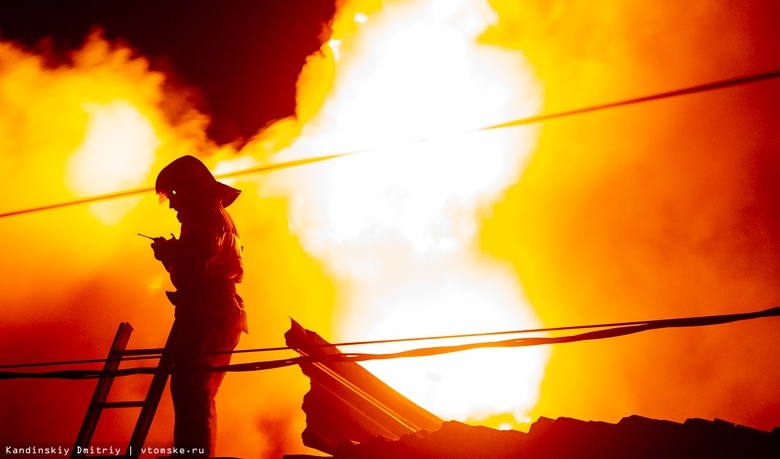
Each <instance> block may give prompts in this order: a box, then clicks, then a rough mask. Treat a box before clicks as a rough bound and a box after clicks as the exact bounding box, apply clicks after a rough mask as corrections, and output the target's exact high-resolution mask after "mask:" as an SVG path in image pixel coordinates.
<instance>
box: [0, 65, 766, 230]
mask: <svg viewBox="0 0 780 459" xmlns="http://www.w3.org/2000/svg"><path fill="white" fill-rule="evenodd" d="M778 77H780V70H774V71H769V72H765V73H758V74H754V75H748V76H744V77H736V78H729V79H725V80H720V81H714V82H710V83H704V84H700V85H696V86H689V87H686V88H682V89H676V90H673V91H667V92H661V93H656V94H651V95H647V96H642V97H635V98H631V99H624V100H621V101H617V102H609V103H605V104H599V105H592V106H589V107H583V108H578V109H574V110H566V111H562V112H555V113H549V114H541V115H533V116H529V117H526V118H520V119H516V120H512V121H508V122H505V123H500V124H494V125H490V126H484V127H481V128H477V129H473V130H469V131H464V132H461V133H458V134H457V135H465V134H474V133H478V132H485V131H491V130H496V129H506V128H510V127H515V126H523V125H528V124H535V123H541V122H544V121H549V120H553V119H558V118H565V117H569V116H574V115H581V114H585V113H592V112H596V111H601V110H607V109H610V108H617V107H624V106H628V105H635V104H640V103H644V102H651V101H657V100H661V99H669V98H672V97H679V96H685V95H691V94H697V93H703V92H708V91H714V90H718V89H725V88H730V87H735V86H741V85H745V84H751V83H756V82H759V81H764V80H769V79H774V78H778ZM439 138H440V137H426V138H420V139H415V140H411V141H408V142H406V143H405V144H406V145H410V144H414V143H421V142H428V141H431V140H436V139H439ZM386 149H387V146H384V147H375V148H365V149H360V150H353V151H347V152H341V153H334V154H329V155H322V156H315V157H311V158H303V159H297V160H292V161H285V162H280V163H273V164H266V165H262V166H256V167H250V168H246V169H241V170H237V171H233V172H228V173H224V174H219V175H216V176H215V177H216V178H218V179H225V178H233V177H240V176H245V175H251V174H260V173H268V172H274V171H278V170H282V169H290V168H294V167H300V166H305V165H308V164H314V163H319V162H323V161H329V160H332V159H337V158H344V157H348V156H354V155H359V154H364V153H373V152H378V151H382V150H386ZM150 191H154V188H153V187H145V188H136V189H131V190H125V191H117V192H114V193H107V194H101V195H95V196H88V197H84V198H80V199H75V200H72V201H64V202H60V203H54V204H48V205H42V206H37V207H31V208H27V209H20V210H14V211H9V212H4V213H0V218H6V217H12V216H15V215H23V214H29V213H33V212H42V211H46V210H52V209H59V208H63V207H70V206H75V205H80V204H90V203H94V202H100V201H107V200H111V199H119V198H125V197H128V196H134V195H137V194H143V193H147V192H150Z"/></svg>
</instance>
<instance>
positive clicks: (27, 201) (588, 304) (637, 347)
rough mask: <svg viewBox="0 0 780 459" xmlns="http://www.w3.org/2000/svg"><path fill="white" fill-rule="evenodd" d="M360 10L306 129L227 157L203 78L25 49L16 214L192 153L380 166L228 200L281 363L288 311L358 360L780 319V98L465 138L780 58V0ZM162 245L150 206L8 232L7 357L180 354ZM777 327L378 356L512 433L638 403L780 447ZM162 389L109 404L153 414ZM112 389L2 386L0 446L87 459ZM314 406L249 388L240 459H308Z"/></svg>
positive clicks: (251, 287)
mask: <svg viewBox="0 0 780 459" xmlns="http://www.w3.org/2000/svg"><path fill="white" fill-rule="evenodd" d="M337 4H338V10H337V13H336V16H335V17H334V18H333V20H332V22H331V24H329V25H328V31H329V33H328V34H327V36H325V37H324V40H323V44H322V47H321V49H320V50H319V51H318V52H317V53H314V54H312V55H311V56H309V58H308V59H307V62H306V64H305V66H304V67H303V68H302V69H301V73H300V75H299V78H298V83H297V99H296V101H297V107H296V114H295V116H293V117H290V118H287V119H282V120H278V121H276V122H275V123H273V124H271V125H269V126H267V127H266V128H264V129H263V130H261V131H260V132H258V133H257V134H256V135H255V136H254V137H253V138H252V139H250V140H249V141H248V142H246V143H245V144H241V145H239V144H226V145H217V144H216V143H215V142H214V141H213V140H210V139H209V138H208V136H207V134H206V127H207V126H208V123H209V117H208V114H206V113H201V112H199V111H197V110H196V109H195V108H193V106H192V105H191V104H190V103H189V99H188V94H187V90H186V89H184V88H180V87H177V86H175V85H174V84H172V83H171V82H170V81H168V76H166V75H165V74H163V73H160V72H157V71H153V70H150V65H149V62H148V60H147V59H146V58H145V57H144V56H142V55H139V54H138V53H137V52H136V51H134V50H132V49H130V48H128V47H127V46H126V45H124V44H121V43H114V42H110V41H108V40H106V39H104V38H103V37H102V36H101V35H100V34H99V33H95V34H93V35H91V36H90V37H89V38H88V39H87V40H86V41H85V43H84V44H83V46H82V47H81V48H79V49H74V50H73V51H72V53H71V55H70V56H69V59H67V62H66V63H58V64H51V63H50V62H48V61H47V60H46V58H45V57H44V56H41V55H38V54H36V53H35V52H33V51H30V50H25V49H23V48H22V47H20V46H19V45H18V44H16V43H13V42H10V41H0V158H1V161H0V195H2V196H3V199H2V200H1V201H0V213H3V212H10V211H15V210H20V209H25V208H28V207H36V206H40V205H46V204H51V203H57V202H62V201H68V200H72V199H77V198H79V197H83V196H92V195H99V194H103V193H110V192H114V191H120V190H127V189H135V188H143V187H148V186H150V185H151V184H152V183H153V182H154V178H155V176H156V174H157V172H158V171H159V170H160V169H161V168H162V167H163V166H165V165H166V164H167V163H169V162H170V161H171V160H173V159H174V158H177V157H179V156H181V155H184V154H194V155H196V156H198V157H200V158H201V159H203V161H204V162H205V163H206V164H207V165H208V166H209V167H210V168H211V170H212V171H214V172H215V173H217V174H219V173H227V172H231V171H235V170H240V169H244V168H247V167H254V166H257V165H261V164H264V163H269V162H274V161H276V162H279V161H287V160H295V159H299V158H306V157H311V156H317V155H322V154H330V153H338V152H346V151H353V150H359V149H364V148H375V149H376V150H375V151H372V152H371V153H367V154H365V155H359V156H354V157H348V158H341V159H336V160H332V161H328V162H323V163H319V164H313V165H308V166H304V167H299V168H292V169H288V170H284V171H280V172H273V173H268V174H254V175H246V176H240V177H236V178H231V179H229V180H226V181H227V182H228V183H230V184H231V185H232V186H235V187H237V188H239V189H241V190H243V193H242V195H241V197H240V198H239V199H238V200H237V201H236V203H235V204H234V205H232V206H231V207H230V209H229V210H230V211H231V214H232V215H233V217H234V219H235V222H236V225H237V227H238V229H239V232H240V233H241V239H242V242H243V244H244V246H245V249H244V257H245V269H246V276H245V278H244V283H243V284H241V285H240V286H239V293H240V294H241V295H242V297H243V298H244V300H245V302H246V305H247V310H248V316H249V328H250V334H249V335H245V336H244V337H243V338H242V341H241V343H240V344H239V348H241V349H247V348H259V347H275V346H280V345H282V344H283V336H282V335H283V333H284V332H285V331H286V330H287V329H288V328H289V318H290V317H292V318H294V319H295V320H296V321H298V322H300V323H301V324H302V325H303V326H304V327H306V328H309V329H312V330H315V331H317V332H318V333H319V334H320V335H322V336H323V337H324V338H326V339H328V340H330V341H333V342H338V341H353V340H369V339H389V338H404V337H415V336H427V335H447V334H455V333H476V332H489V331H501V330H510V329H523V328H538V327H544V326H550V327H554V326H562V325H578V324H589V323H600V322H620V321H631V320H641V319H655V318H669V317H684V316H693V315H707V314H727V313H737V312H747V311H754V310H760V309H766V308H769V307H772V306H777V305H778V304H780V282H778V279H780V185H778V183H780V181H778V177H779V176H780V159H778V158H780V81H778V80H776V79H775V80H767V81H763V82H758V83H753V84H750V85H745V86H740V87H737V88H732V89H725V90H719V91H714V92H709V93H703V94H697V95H691V96H685V97H679V98H674V99H668V100H663V101H658V102H652V103H644V104H638V105H634V106H630V107H624V108H616V109H610V110H605V111H601V112H597V113H592V114H587V115H578V116H572V117H568V118H562V119H558V120H553V121H548V122H545V123H541V124H535V125H530V126H525V127H522V128H510V129H501V130H495V131H489V132H477V133H471V134H463V132H466V131H471V130H474V129H477V128H480V127H484V126H489V125H492V124H497V123H502V122H506V121H510V120H513V119H518V118H522V117H526V116H530V115H533V114H536V113H552V112H558V111H564V110H569V109H573V108H579V107H585V106H589V105H594V104H601V103H605V102H611V101H617V100H621V99H627V98H632V97H637V96H642V95H647V94H653V93H658V92H663V91H670V90H674V89H678V88H682V87H686V86H692V85H696V84H701V83H705V82H710V81H716V80H722V79H725V78H730V77H737V76H744V75H750V74H754V73H760V72H766V71H771V70H778V69H780V60H779V59H778V58H777V56H776V45H777V44H778V43H780V31H779V30H778V29H777V27H776V24H777V21H778V20H780V7H779V6H777V5H775V4H774V3H773V2H770V1H760V2H749V4H746V5H733V4H732V2H727V1H725V0H718V1H695V2H675V1H671V0H670V1H662V2H655V3H653V4H652V5H650V4H641V5H640V4H636V5H630V4H623V3H621V2H609V1H603V2H601V1H599V2H591V1H582V0H565V1H563V0H562V1H557V2H548V1H541V0H540V1H531V0H529V1H522V2H518V1H508V0H507V1H503V0H490V1H487V0H457V1H455V0H397V1H379V0H363V1H358V0H344V1H339V2H337ZM269 71H273V69H269ZM419 139H427V140H426V141H424V142H415V141H416V140H419ZM138 232H140V233H143V234H148V235H151V236H159V235H168V234H170V233H177V232H178V224H177V222H176V219H175V215H174V213H173V212H171V211H170V210H169V209H168V208H167V206H165V205H160V204H159V203H158V200H157V196H156V195H155V194H154V193H145V194H139V195H136V196H132V197H129V198H122V199H117V200H111V201H106V202H101V203H97V204H89V205H79V206H72V207H65V208H61V209H54V210H47V211H42V212H35V213H29V214H23V215H16V216H11V217H7V218H3V219H0V239H2V240H3V244H2V247H3V252H4V254H3V257H2V259H0V295H2V296H1V298H2V307H1V309H0V319H1V320H2V324H3V325H2V328H3V333H1V334H0V364H6V363H17V362H30V361H55V360H69V359H82V358H100V357H103V356H104V355H105V354H106V352H107V351H108V346H109V345H110V342H111V339H112V337H113V335H114V333H115V332H116V327H117V325H118V324H119V323H120V322H123V321H127V322H130V323H131V324H132V325H133V327H134V328H135V332H134V335H133V337H132V338H131V341H130V343H131V345H130V347H133V348H140V347H158V346H161V345H162V344H163V343H164V341H165V338H166V336H167V331H168V330H169V328H170V325H171V323H172V320H173V310H172V306H171V305H170V304H168V303H167V300H166V297H165V295H164V293H163V292H164V291H165V290H166V289H171V288H172V287H171V286H170V282H169V280H168V278H167V276H166V273H165V271H164V270H163V269H162V267H161V266H160V265H159V263H158V262H156V261H155V260H154V259H153V257H152V252H151V249H150V248H149V244H148V242H149V241H148V240H145V239H142V238H139V237H138V236H137V235H136V233H138ZM777 326H778V323H777V320H776V319H768V320H762V321H752V322H747V323H741V324H733V325H725V326H720V327H716V328H703V329H691V330H671V331H655V332H650V333H645V334H640V335H634V336H629V337H623V338H616V339H611V340H605V341H598V342H588V343H575V344H566V345H560V346H555V347H538V348H528V349H509V350H499V351H495V350H493V351H479V352H466V353H462V354H455V355H452V356H445V357H441V358H421V359H416V360H415V359H407V360H398V361H392V362H375V363H371V364H366V367H367V368H368V369H369V370H370V371H372V372H374V373H375V374H376V375H377V376H379V377H380V378H382V379H383V380H385V381H386V382H388V383H389V384H391V385H392V386H393V387H395V388H397V389H398V390H399V391H401V392H402V393H404V394H405V395H406V396H407V397H409V398H410V399H412V400H414V401H415V402H417V403H419V404H420V405H422V406H424V407H425V408H427V409H429V410H431V411H432V412H434V413H435V414H437V415H438V416H440V417H442V418H445V419H458V420H461V421H465V422H469V423H473V424H483V425H487V426H490V427H495V428H507V427H510V428H518V429H524V428H526V427H527V426H528V424H529V423H530V422H532V421H533V420H535V419H537V418H538V417H539V416H546V417H551V418H555V417H559V416H567V417H574V418H579V419H583V420H600V421H607V422H616V421H618V420H619V419H620V418H622V417H625V416H629V415H632V414H639V415H642V416H648V417H652V418H657V419H668V420H673V421H683V420H685V419H687V418H691V417H701V418H706V419H713V418H716V417H717V418H720V419H725V420H728V421H731V422H735V423H739V424H744V425H747V426H751V427H756V428H760V429H767V430H769V429H771V428H773V427H775V426H780V396H778V394H777V390H776V388H777V385H778V382H780V361H779V360H780V357H778V355H777V353H776V352H774V351H773V350H774V349H777V348H778V346H779V345H780V337H779V335H778V333H777ZM363 350H365V351H370V352H384V351H389V350H390V348H377V347H371V348H364V349H363ZM282 356H285V357H288V356H290V354H281V353H279V354H248V355H241V356H236V357H235V358H234V363H241V362H248V361H254V360H260V359H266V358H281V357H282ZM137 378H138V379H137V380H133V379H132V378H124V379H122V380H121V381H118V382H117V383H116V385H115V391H114V396H115V397H116V398H118V399H135V398H138V397H142V396H143V394H144V389H145V381H146V380H145V379H144V377H137ZM93 388H94V383H93V382H89V381H64V380H9V381H0V444H4V443H11V442H13V443H20V444H25V443H30V442H41V443H46V444H62V445H64V446H68V447H70V446H72V442H73V440H74V439H75V436H76V433H77V431H78V428H79V426H80V423H81V420H82V416H83V413H84V412H85V410H86V407H87V404H88V403H89V400H90V397H91V393H92V390H93ZM307 390H308V380H307V379H306V378H305V377H304V376H303V375H302V374H301V373H300V371H299V369H298V368H296V367H291V368H284V369H278V370H272V371H263V372H255V373H236V374H229V375H228V376H227V378H226V380H225V382H224V383H223V386H222V389H221V392H220V395H219V397H218V409H219V416H220V417H219V439H218V450H219V453H220V455H224V456H230V455H233V456H238V457H280V456H281V455H282V454H291V453H296V452H307V451H308V450H307V449H306V448H305V447H304V446H303V445H302V444H301V440H300V433H301V432H302V431H303V429H304V426H305V417H304V414H303V412H302V410H301V409H300V405H301V402H302V398H303V395H304V394H305V392H306V391H307ZM52 413H56V416H54V415H52ZM172 418H173V412H172V407H171V404H170V399H169V396H168V395H166V396H165V397H164V398H163V401H162V403H161V406H160V409H159V411H158V415H157V417H156V418H155V422H154V424H153V426H152V430H151V432H150V435H149V439H148V443H149V444H153V445H159V446H162V445H167V444H170V440H171V436H172V426H173V419H172ZM132 422H133V419H131V417H129V416H124V415H116V416H106V417H105V418H104V423H103V424H102V425H101V427H100V429H99V430H98V433H97V437H96V441H97V442H105V443H117V444H125V443H126V441H127V440H126V437H125V434H124V433H123V432H126V433H127V437H129V432H130V430H131V425H132ZM309 452H310V451H309Z"/></svg>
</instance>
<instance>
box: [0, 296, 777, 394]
mask: <svg viewBox="0 0 780 459" xmlns="http://www.w3.org/2000/svg"><path fill="white" fill-rule="evenodd" d="M779 316H780V306H779V307H774V308H770V309H766V310H763V311H755V312H747V313H737V314H722V315H709V316H697V317H683V318H676V319H658V320H646V321H633V322H617V323H612V324H597V325H575V326H568V327H554V328H542V329H531V330H518V331H506V332H491V333H473V334H466V335H448V336H441V337H425V338H407V339H397V340H380V341H363V342H350V343H336V344H326V345H321V346H305V347H296V348H291V347H284V348H266V349H257V350H252V351H268V350H296V351H305V350H312V349H316V348H323V347H328V348H329V347H343V346H349V345H357V344H380V343H388V342H404V341H411V340H433V339H451V338H461V337H486V336H496V335H506V334H512V333H514V334H520V333H531V332H550V331H560V330H581V329H594V328H599V329H600V330H595V331H590V332H585V333H580V334H575V335H566V336H558V337H532V338H511V339H506V340H500V341H481V342H476V343H469V344H460V345H451V346H439V347H424V348H417V349H410V350H406V351H401V352H394V353H387V354H369V353H354V352H353V353H338V354H326V355H304V356H300V357H292V358H287V359H280V360H266V361H261V362H251V363H241V364H233V365H228V366H224V367H214V368H211V370H214V371H221V370H225V371H233V372H243V371H261V370H270V369H274V368H282V367H287V366H291V365H298V364H301V363H317V362H320V363H328V362H363V361H368V360H387V359H396V358H407V357H423V356H433V355H441V354H449V353H453V352H461V351H466V350H473V349H483V348H500V347H503V348H511V347H529V346H541V345H552V344H564V343H573V342H580V341H592V340H600V339H607V338H614V337H619V336H626V335H631V334H635V333H640V332H644V331H649V330H659V329H664V328H687V327H704V326H712V325H723V324H728V323H733V322H740V321H745V320H753V319H759V318H768V317H779ZM149 351H159V349H153V350H149ZM138 352H139V353H148V352H147V351H138ZM239 352H240V351H239ZM123 360H129V359H123ZM99 361H103V360H98V359H94V360H89V362H90V363H95V362H99ZM78 362H79V361H73V362H72V363H78ZM82 362H83V361H82ZM63 363H66V362H52V364H63ZM33 365H38V366H43V365H44V364H43V363H41V364H22V365H17V366H14V365H3V366H2V367H0V368H6V369H7V368H20V367H22V366H27V367H29V366H33ZM155 371H157V370H156V368H151V367H141V368H127V369H122V370H116V371H115V372H110V374H111V375H113V376H128V375H133V374H152V373H154V372H155ZM106 375H107V373H106V372H103V371H102V370H59V371H48V372H40V373H29V372H26V373H25V372H9V371H0V380H2V379H19V378H40V379H50V378H56V379H94V378H99V377H101V376H106Z"/></svg>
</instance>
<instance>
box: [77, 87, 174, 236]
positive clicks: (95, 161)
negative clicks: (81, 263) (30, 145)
mask: <svg viewBox="0 0 780 459" xmlns="http://www.w3.org/2000/svg"><path fill="white" fill-rule="evenodd" d="M84 110H85V111H86V112H87V113H88V114H89V122H88V124H87V132H86V135H85V137H84V142H83V143H82V144H81V146H79V148H78V149H77V150H76V151H75V152H74V153H73V155H72V156H71V157H70V158H69V160H68V165H67V171H66V172H67V173H66V180H67V184H68V186H69V188H70V189H71V190H72V191H74V192H76V193H78V194H79V195H83V196H90V195H96V194H101V193H109V192H113V191H116V190H121V189H127V188H132V187H138V186H140V185H141V184H142V183H143V182H144V181H145V180H146V177H147V175H148V173H149V171H150V169H151V166H152V164H153V161H154V154H155V151H156V150H157V148H158V147H159V146H160V143H161V141H160V139H159V138H158V137H157V135H156V134H155V131H154V128H153V127H152V125H151V124H150V122H149V120H147V119H146V118H145V117H144V116H143V115H142V114H141V113H140V112H139V111H138V109H136V108H135V107H134V106H132V105H131V104H129V103H127V102H123V101H116V102H112V103H110V104H95V103H85V104H84ZM135 201H137V198H136V199H133V200H129V201H128V200H125V201H124V202H121V203H119V202H108V203H103V204H93V205H92V206H91V207H90V210H91V211H92V212H93V213H94V214H95V215H96V216H97V217H98V218H99V219H100V220H101V222H103V223H104V224H114V223H117V222H119V220H120V219H121V218H122V217H123V216H124V215H125V214H126V213H127V212H128V211H129V210H130V209H132V208H133V206H134V205H135Z"/></svg>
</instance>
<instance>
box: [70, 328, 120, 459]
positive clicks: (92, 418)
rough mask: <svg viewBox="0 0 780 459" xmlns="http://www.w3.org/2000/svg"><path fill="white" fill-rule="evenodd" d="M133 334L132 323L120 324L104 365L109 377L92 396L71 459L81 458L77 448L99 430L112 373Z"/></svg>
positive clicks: (98, 384) (112, 380) (86, 443)
mask: <svg viewBox="0 0 780 459" xmlns="http://www.w3.org/2000/svg"><path fill="white" fill-rule="evenodd" d="M131 333H133V327H132V325H130V323H128V322H122V323H120V324H119V329H118V330H117V332H116V335H115V336H114V341H113V342H112V343H111V349H110V350H109V351H108V357H107V358H106V362H105V364H103V371H104V372H106V375H107V376H103V377H101V378H100V379H99V380H98V382H97V385H96V386H95V392H94V393H93V394H92V400H91V401H90V403H89V406H88V407H87V413H86V414H85V415H84V422H82V424H81V429H80V430H79V434H78V436H77V437H76V443H75V445H74V448H73V449H72V451H73V454H72V455H71V458H74V459H75V458H78V457H80V456H79V455H77V454H76V451H77V447H79V446H81V447H84V446H86V445H89V444H90V443H91V442H92V436H93V435H94V434H95V429H97V424H98V421H99V420H100V415H101V414H102V412H103V408H104V406H105V403H106V399H107V398H108V393H109V391H110V390H111V386H112V385H113V383H114V377H113V376H111V372H113V371H115V370H117V369H118V368H119V364H120V362H121V361H122V352H123V351H124V350H125V348H126V347H127V342H128V341H129V340H130V334H131Z"/></svg>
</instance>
